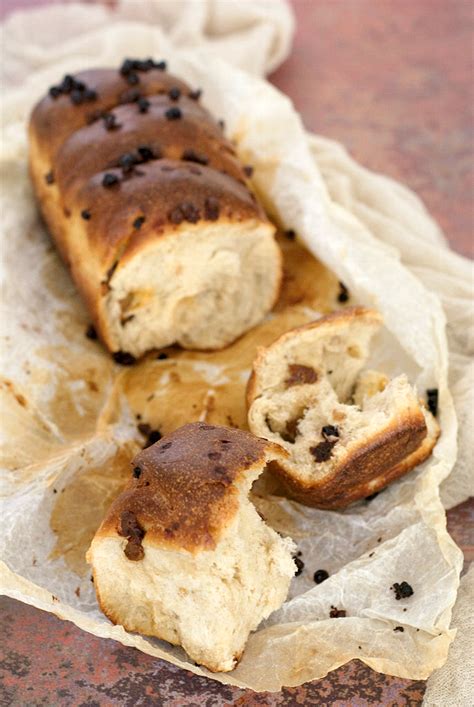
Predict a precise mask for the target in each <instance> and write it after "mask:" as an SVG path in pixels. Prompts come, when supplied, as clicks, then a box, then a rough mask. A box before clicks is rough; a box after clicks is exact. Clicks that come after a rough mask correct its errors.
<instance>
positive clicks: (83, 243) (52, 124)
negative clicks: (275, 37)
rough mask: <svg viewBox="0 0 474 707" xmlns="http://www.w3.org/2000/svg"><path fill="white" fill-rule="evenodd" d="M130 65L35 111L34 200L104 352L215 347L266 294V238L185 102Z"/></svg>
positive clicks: (164, 78) (174, 88)
mask: <svg viewBox="0 0 474 707" xmlns="http://www.w3.org/2000/svg"><path fill="white" fill-rule="evenodd" d="M135 65H136V66H137V67H139V68H136V69H133V70H132V69H130V66H132V65H130V66H128V67H127V66H125V69H124V67H122V72H120V71H118V70H112V69H94V70H88V71H84V72H81V73H79V74H77V75H76V76H74V77H69V78H68V77H66V78H65V79H64V80H63V82H62V84H61V85H60V86H59V87H53V88H52V89H51V93H50V94H49V95H48V96H46V97H45V98H43V99H42V100H41V101H40V102H39V103H38V105H37V106H36V107H35V109H34V111H33V113H32V116H31V121H30V171H31V176H32V180H33V185H34V188H35V192H36V196H37V200H38V203H39V206H40V209H41V212H42V215H43V217H44V219H45V221H46V223H47V225H48V228H49V231H50V233H51V235H52V236H53V238H54V241H55V243H56V245H57V247H58V249H59V251H60V253H61V255H62V257H63V259H64V261H65V263H66V264H67V266H68V267H69V269H70V271H71V274H72V277H73V278H74V280H75V282H76V285H77V287H78V289H79V291H80V292H81V294H82V296H83V297H84V299H85V301H86V304H87V306H88V308H89V311H90V314H91V317H92V319H93V322H94V325H95V328H96V330H97V332H98V334H99V336H100V338H101V339H102V341H103V343H104V344H105V345H106V346H107V348H108V349H109V350H110V351H111V352H113V353H118V352H122V353H124V352H126V353H128V354H131V355H133V356H135V357H137V356H140V355H141V354H143V353H144V352H145V351H147V350H149V349H152V348H160V347H164V346H168V345H171V344H173V343H178V344H180V345H181V346H183V347H185V348H195V349H217V348H221V347H223V346H226V345H227V344H229V343H231V342H232V341H233V340H235V339H236V338H237V337H238V336H240V335H241V334H242V333H244V332H245V331H247V330H248V329H250V328H251V327H252V326H254V325H255V324H257V323H258V322H259V321H261V320H262V319H263V317H264V316H265V314H266V313H267V312H268V311H269V310H270V309H271V308H272V306H273V304H274V302H275V300H276V298H277V296H278V292H279V288H280V282H281V273H282V263H281V253H280V250H279V248H278V246H277V244H276V242H275V237H274V236H275V228H274V226H273V225H272V224H271V223H270V222H269V221H268V219H267V217H266V216H265V213H264V211H263V209H262V208H261V206H260V205H259V204H258V203H257V201H256V199H255V196H254V194H253V193H252V192H251V191H250V189H249V181H248V176H247V175H248V171H246V169H245V168H244V167H243V166H242V165H241V164H240V162H239V161H238V159H237V157H236V153H235V149H234V147H233V145H232V144H231V143H230V142H229V141H228V140H226V139H225V137H224V136H223V133H222V128H221V127H220V126H219V125H218V124H217V122H216V121H215V120H214V119H213V118H212V117H211V116H210V114H209V113H208V111H207V110H205V109H204V108H203V107H202V106H201V105H200V103H199V96H198V93H197V92H193V91H191V89H190V88H189V86H187V85H186V84H185V83H183V82H182V81H180V80H179V79H176V78H175V77H173V76H171V75H169V74H167V73H166V71H165V70H164V69H163V68H162V66H160V65H153V66H152V65H151V64H150V63H149V62H138V63H137V62H135ZM140 67H141V68H140ZM131 76H132V77H133V86H130V83H129V82H130V77H131ZM78 86H79V88H77V87H78ZM79 89H80V90H79ZM242 292H245V297H242Z"/></svg>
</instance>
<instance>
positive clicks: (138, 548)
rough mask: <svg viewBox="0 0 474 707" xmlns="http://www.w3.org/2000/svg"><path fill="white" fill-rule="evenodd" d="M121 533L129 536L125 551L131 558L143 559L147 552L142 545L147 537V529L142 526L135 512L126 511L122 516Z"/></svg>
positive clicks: (119, 531) (123, 535)
mask: <svg viewBox="0 0 474 707" xmlns="http://www.w3.org/2000/svg"><path fill="white" fill-rule="evenodd" d="M118 533H119V535H121V536H122V537H124V538H127V540H128V543H127V545H126V546H125V549H124V553H125V555H126V557H128V559H129V560H133V561H137V560H142V559H143V557H144V555H145V553H144V550H143V547H142V540H143V538H144V537H145V530H144V529H143V528H142V527H141V525H140V523H139V522H138V520H137V517H136V515H135V513H132V511H124V512H123V513H122V514H121V516H120V525H119V529H118Z"/></svg>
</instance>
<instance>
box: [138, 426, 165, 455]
mask: <svg viewBox="0 0 474 707" xmlns="http://www.w3.org/2000/svg"><path fill="white" fill-rule="evenodd" d="M139 427H140V425H139ZM160 439H161V432H160V431H159V430H151V429H150V431H149V432H148V435H147V441H146V443H145V444H144V446H143V449H147V448H148V447H151V445H152V444H155V443H156V442H159V441H160Z"/></svg>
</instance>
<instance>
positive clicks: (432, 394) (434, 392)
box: [426, 388, 438, 417]
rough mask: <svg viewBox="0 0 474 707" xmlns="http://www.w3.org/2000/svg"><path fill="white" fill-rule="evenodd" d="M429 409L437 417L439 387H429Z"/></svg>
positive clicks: (427, 393)
mask: <svg viewBox="0 0 474 707" xmlns="http://www.w3.org/2000/svg"><path fill="white" fill-rule="evenodd" d="M426 396H427V401H428V410H429V411H430V413H431V414H432V415H433V416H434V417H436V415H437V414H438V388H429V389H428V390H427V391H426Z"/></svg>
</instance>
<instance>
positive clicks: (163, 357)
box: [156, 351, 168, 361]
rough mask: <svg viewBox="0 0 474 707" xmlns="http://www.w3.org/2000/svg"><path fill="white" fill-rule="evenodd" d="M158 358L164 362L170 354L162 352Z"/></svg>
mask: <svg viewBox="0 0 474 707" xmlns="http://www.w3.org/2000/svg"><path fill="white" fill-rule="evenodd" d="M156 358H157V359H158V361H164V360H165V359H166V358H168V354H167V353H165V352H164V351H162V352H161V353H159V354H158V356H157V357H156Z"/></svg>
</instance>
